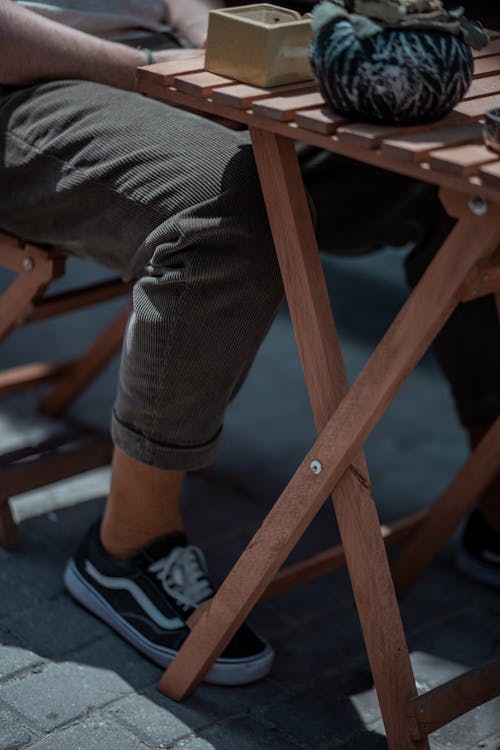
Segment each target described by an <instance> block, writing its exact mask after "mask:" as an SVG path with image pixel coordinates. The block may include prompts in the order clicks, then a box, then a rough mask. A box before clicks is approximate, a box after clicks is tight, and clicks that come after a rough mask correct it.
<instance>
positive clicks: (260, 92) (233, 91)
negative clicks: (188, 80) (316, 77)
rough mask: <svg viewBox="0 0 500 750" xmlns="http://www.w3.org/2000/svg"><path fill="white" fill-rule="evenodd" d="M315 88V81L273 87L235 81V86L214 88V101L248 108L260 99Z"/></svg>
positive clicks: (229, 105)
mask: <svg viewBox="0 0 500 750" xmlns="http://www.w3.org/2000/svg"><path fill="white" fill-rule="evenodd" d="M315 89H316V85H315V84H314V83H309V84H304V83H290V84H287V85H286V86H274V87H273V88H272V89H265V88H259V87H258V86H250V84H246V83H235V85H234V86H226V87H224V88H222V89H214V91H213V99H214V102H219V103H220V104H224V105H226V106H228V107H237V108H238V109H247V108H248V107H251V105H252V103H253V102H255V101H259V100H260V99H270V98H274V97H276V96H282V95H285V94H291V93H293V92H294V91H300V92H301V93H304V92H307V91H314V90H315Z"/></svg>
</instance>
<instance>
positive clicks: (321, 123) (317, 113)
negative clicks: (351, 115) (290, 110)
mask: <svg viewBox="0 0 500 750" xmlns="http://www.w3.org/2000/svg"><path fill="white" fill-rule="evenodd" d="M295 121H296V123H297V125H298V126H299V127H300V128H306V130H313V131H314V132H315V133H323V134H324V135H331V134H332V133H335V131H336V130H337V128H338V127H339V125H343V124H344V123H345V122H347V120H346V118H345V117H342V115H336V114H335V113H334V112H332V111H331V110H329V109H326V108H325V107H322V108H319V109H308V110H301V111H300V112H297V114H296V115H295Z"/></svg>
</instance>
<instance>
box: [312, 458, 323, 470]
mask: <svg viewBox="0 0 500 750" xmlns="http://www.w3.org/2000/svg"><path fill="white" fill-rule="evenodd" d="M310 466H311V471H312V473H313V474H321V472H322V471H323V464H322V463H321V461H318V460H317V459H316V458H315V459H314V461H311V464H310Z"/></svg>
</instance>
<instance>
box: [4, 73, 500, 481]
mask: <svg viewBox="0 0 500 750" xmlns="http://www.w3.org/2000/svg"><path fill="white" fill-rule="evenodd" d="M300 158H301V163H302V167H303V172H304V175H305V179H306V184H307V187H308V190H309V192H310V195H311V198H312V201H313V203H314V204H315V209H316V210H315V214H316V221H317V231H318V237H319V241H320V244H321V245H322V247H324V248H328V249H330V250H333V251H338V252H341V253H344V254H346V253H348V254H349V253H350V254H356V253H363V252H370V251H373V250H376V249H377V248H379V247H382V246H384V245H385V244H390V245H395V246H399V245H403V244H405V243H407V242H408V241H413V242H414V243H415V250H414V251H413V254H412V256H411V258H410V262H409V269H410V276H411V277H413V280H415V279H416V278H417V277H418V276H419V275H420V273H421V271H422V270H423V268H424V267H425V266H426V265H427V263H428V261H429V260H430V258H431V257H432V255H433V254H434V252H435V250H436V249H437V248H438V247H439V246H440V244H441V242H442V240H443V238H444V237H445V236H446V233H447V232H448V231H449V229H450V227H451V225H452V223H451V221H450V220H449V219H448V217H446V215H445V214H444V212H443V211H442V209H441V207H440V204H439V201H438V200H437V197H436V192H435V189H434V188H432V187H429V186H427V185H423V184H422V183H417V182H415V181H412V180H409V179H407V178H404V177H399V176H396V175H392V174H390V173H388V172H383V171H380V170H376V169H374V168H370V167H366V166H364V165H362V164H358V163H355V162H348V161H346V160H344V159H342V158H339V157H336V156H333V155H331V154H325V153H323V152H319V151H318V150H316V149H312V148H306V147H303V148H300ZM0 228H2V229H3V230H5V231H8V232H12V233H14V234H16V235H18V236H20V237H23V238H25V239H29V240H31V241H33V242H38V243H47V244H50V245H54V246H56V247H58V248H60V249H62V250H64V251H66V252H67V253H69V254H74V255H77V256H80V257H84V258H90V259H92V260H94V261H97V262H98V263H101V264H103V265H105V266H107V267H109V268H112V269H114V270H117V271H118V272H119V273H121V274H122V275H123V276H124V277H125V278H134V279H137V282H136V284H135V287H134V295H133V303H134V310H133V314H132V316H131V318H130V322H129V325H128V330H127V335H126V337H125V341H124V347H123V354H122V360H121V368H120V379H119V385H118V392H117V397H116V403H115V407H114V411H113V418H112V433H113V438H114V440H115V442H116V444H117V445H119V446H120V447H121V448H122V449H123V450H124V451H125V452H126V453H128V454H129V455H131V456H132V457H134V458H136V459H137V460H139V461H142V462H144V463H147V464H151V465H154V466H157V467H160V468H165V469H193V468H197V467H201V466H204V465H206V464H208V463H210V462H211V461H212V459H213V457H214V454H215V452H216V449H217V444H218V440H219V436H220V433H221V429H222V424H223V419H224V413H225V410H226V407H227V404H228V402H229V401H230V400H231V398H232V397H233V395H234V394H235V393H236V391H237V390H238V388H239V387H240V385H241V383H242V381H243V380H244V377H245V375H246V373H247V371H248V368H249V367H250V365H251V363H252V361H253V358H254V356H255V354H256V352H257V349H258V347H259V345H260V343H261V341H262V339H263V337H264V336H265V334H266V332H267V330H268V328H269V326H270V324H271V322H272V320H273V318H274V316H275V313H276V310H277V308H278V305H279V303H280V301H281V299H282V294H283V292H282V285H281V280H280V274H279V269H278V266H277V262H276V259H275V254H274V248H273V243H272V239H271V236H270V232H269V227H268V224H267V220H266V215H265V209H264V206H263V202H262V197H261V193H260V188H259V183H258V178H257V175H256V169H255V165H254V161H253V155H252V149H251V146H250V143H249V138H248V135H247V134H246V133H241V132H234V131H231V130H228V129H226V128H224V127H222V126H220V125H216V124H214V123H211V122H208V121H206V120H203V119H200V118H198V117H196V116H194V115H192V114H189V113H186V112H181V111H178V110H174V109H172V108H170V107H168V106H167V105H165V104H162V103H159V102H155V101H152V100H149V99H146V98H143V97H142V96H140V95H138V94H134V93H130V92H125V91H120V90H116V89H113V88H110V87H107V86H103V85H99V84H95V83H88V82H82V81H57V82H51V83H44V84H40V85H37V86H31V87H23V88H18V89H5V88H4V89H1V90H0ZM462 307H463V309H461V310H460V311H459V313H458V314H456V315H455V316H454V317H453V318H452V320H451V321H450V323H449V324H448V326H447V327H446V329H445V331H444V333H443V334H442V335H441V337H440V346H439V348H440V352H441V360H442V362H443V365H444V367H445V370H446V372H447V374H448V377H449V378H450V381H451V384H452V388H453V390H454V393H455V396H456V399H457V405H458V409H459V412H460V415H461V418H462V420H463V421H464V423H466V424H469V425H472V424H480V423H483V422H487V421H490V420H491V419H492V418H493V417H494V416H496V414H497V413H498V411H499V405H500V395H499V386H500V344H499V346H498V347H497V348H495V346H493V347H492V338H493V337H492V336H491V332H492V331H493V332H494V331H495V326H496V327H498V322H497V319H496V315H495V312H494V307H493V306H492V305H489V303H488V301H487V300H483V301H479V302H478V303H470V304H469V305H467V306H462ZM471 310H472V313H471ZM497 338H498V337H497Z"/></svg>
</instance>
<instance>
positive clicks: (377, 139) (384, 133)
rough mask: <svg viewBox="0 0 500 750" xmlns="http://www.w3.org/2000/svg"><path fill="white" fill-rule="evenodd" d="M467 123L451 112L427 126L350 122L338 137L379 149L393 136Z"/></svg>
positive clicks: (365, 146) (465, 119) (338, 133)
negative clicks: (382, 143)
mask: <svg viewBox="0 0 500 750" xmlns="http://www.w3.org/2000/svg"><path fill="white" fill-rule="evenodd" d="M465 123H467V118H466V117H465V116H464V115H461V114H458V113H457V112H450V114H449V115H447V116H446V117H444V118H443V119H442V120H436V121H435V122H431V123H426V124H425V125H405V126H401V125H376V124H374V123H369V122H350V123H347V125H344V126H342V127H340V128H339V129H338V131H337V135H338V137H339V139H340V140H341V141H345V142H347V143H352V144H353V145H355V146H361V147H362V148H371V149H373V148H377V146H379V145H380V143H381V142H382V141H383V140H385V139H387V138H392V137H393V136H399V135H401V136H403V135H404V136H406V135H412V134H413V133H421V132H428V131H429V130H433V129H440V130H443V129H444V128H448V127H455V126H457V125H463V124H465Z"/></svg>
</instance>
